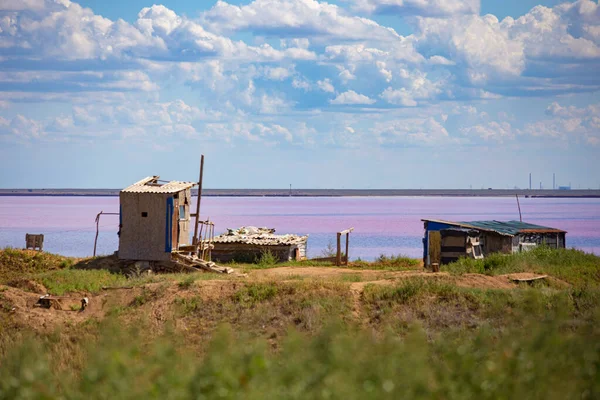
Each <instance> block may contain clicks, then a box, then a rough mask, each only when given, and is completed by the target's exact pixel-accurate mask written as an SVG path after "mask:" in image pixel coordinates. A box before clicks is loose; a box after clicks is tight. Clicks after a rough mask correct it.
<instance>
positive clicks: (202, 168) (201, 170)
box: [192, 154, 204, 254]
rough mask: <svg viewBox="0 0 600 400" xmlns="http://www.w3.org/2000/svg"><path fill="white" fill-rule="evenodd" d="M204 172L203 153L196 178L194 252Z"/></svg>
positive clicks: (196, 244) (196, 243) (196, 241)
mask: <svg viewBox="0 0 600 400" xmlns="http://www.w3.org/2000/svg"><path fill="white" fill-rule="evenodd" d="M203 174H204V154H202V155H201V156H200V179H198V199H197V201H196V224H195V225H194V238H193V240H192V244H193V245H194V246H195V247H196V248H195V250H196V251H195V252H194V254H196V253H198V223H199V222H200V200H201V199H202V175H203Z"/></svg>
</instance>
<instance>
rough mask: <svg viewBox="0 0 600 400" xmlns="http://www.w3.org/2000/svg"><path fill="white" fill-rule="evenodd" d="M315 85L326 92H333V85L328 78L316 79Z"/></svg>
mask: <svg viewBox="0 0 600 400" xmlns="http://www.w3.org/2000/svg"><path fill="white" fill-rule="evenodd" d="M317 86H318V87H319V89H321V90H322V91H324V92H327V93H334V92H335V88H334V87H333V85H332V84H331V81H330V80H329V79H328V78H326V79H323V80H322V81H317Z"/></svg>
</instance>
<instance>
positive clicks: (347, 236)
mask: <svg viewBox="0 0 600 400" xmlns="http://www.w3.org/2000/svg"><path fill="white" fill-rule="evenodd" d="M349 239H350V232H348V233H346V265H348V240H349Z"/></svg>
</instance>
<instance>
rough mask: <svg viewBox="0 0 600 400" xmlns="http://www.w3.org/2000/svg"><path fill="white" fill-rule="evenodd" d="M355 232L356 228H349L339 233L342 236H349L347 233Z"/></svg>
mask: <svg viewBox="0 0 600 400" xmlns="http://www.w3.org/2000/svg"><path fill="white" fill-rule="evenodd" d="M353 230H354V228H348V229H345V230H343V231H341V232H339V233H340V234H341V235H345V234H347V233H350V232H352V231H353Z"/></svg>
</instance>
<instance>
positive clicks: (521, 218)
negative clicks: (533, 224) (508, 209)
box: [515, 194, 523, 222]
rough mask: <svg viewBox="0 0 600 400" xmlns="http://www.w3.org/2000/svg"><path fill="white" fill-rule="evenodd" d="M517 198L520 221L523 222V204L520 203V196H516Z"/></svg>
mask: <svg viewBox="0 0 600 400" xmlns="http://www.w3.org/2000/svg"><path fill="white" fill-rule="evenodd" d="M515 196H517V206H518V207H519V221H521V222H523V217H522V216H521V203H519V195H518V194H515Z"/></svg>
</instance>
